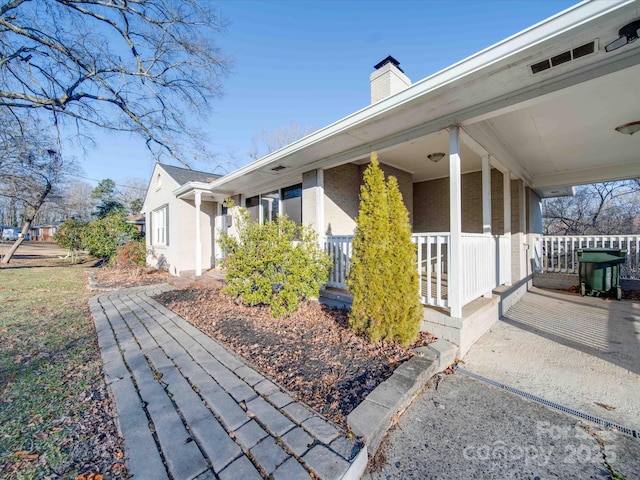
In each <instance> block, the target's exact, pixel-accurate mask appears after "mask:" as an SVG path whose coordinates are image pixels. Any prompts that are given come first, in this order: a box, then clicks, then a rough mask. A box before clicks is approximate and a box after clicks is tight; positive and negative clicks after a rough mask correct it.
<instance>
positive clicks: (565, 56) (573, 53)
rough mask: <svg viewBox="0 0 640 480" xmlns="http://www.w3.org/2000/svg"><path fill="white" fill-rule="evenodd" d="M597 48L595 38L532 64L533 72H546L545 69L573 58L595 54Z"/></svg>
mask: <svg viewBox="0 0 640 480" xmlns="http://www.w3.org/2000/svg"><path fill="white" fill-rule="evenodd" d="M597 50H598V40H593V41H591V42H589V43H585V44H584V45H580V46H579V47H576V48H574V49H572V50H567V51H566V52H562V53H560V54H558V55H554V56H553V57H551V58H547V59H545V60H543V61H541V62H538V63H534V64H533V65H531V73H533V74H534V75H535V74H536V73H540V72H544V71H545V70H549V69H550V68H553V67H557V66H558V65H562V64H563V63H568V62H571V61H573V60H577V59H578V58H582V57H586V56H587V55H593V54H594V53H596V51H597Z"/></svg>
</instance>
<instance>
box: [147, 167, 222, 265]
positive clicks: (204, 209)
mask: <svg viewBox="0 0 640 480" xmlns="http://www.w3.org/2000/svg"><path fill="white" fill-rule="evenodd" d="M218 178H219V175H214V174H212V173H206V172H198V171H195V170H188V169H185V168H179V167H174V166H171V165H164V164H161V163H158V164H156V166H155V168H154V169H153V174H152V176H151V181H150V183H149V187H148V189H147V194H146V196H145V199H144V205H143V207H142V212H143V213H144V215H145V229H146V234H145V238H146V243H147V248H148V251H149V254H148V257H147V260H148V263H149V264H150V265H154V266H158V267H162V268H166V269H167V270H168V271H169V272H171V273H172V274H174V275H180V274H184V273H185V272H187V271H194V270H195V265H196V261H197V260H199V261H200V268H201V269H203V268H204V269H209V268H212V267H213V266H214V265H215V260H214V256H213V248H214V233H215V228H214V225H213V222H214V219H215V217H216V215H217V213H218V212H217V205H215V204H214V203H212V202H209V201H205V202H203V203H202V204H200V203H199V204H198V205H196V204H195V203H194V200H193V199H186V200H185V199H180V198H177V197H176V196H175V195H174V194H173V192H174V191H175V190H176V189H178V188H179V187H181V186H183V185H209V184H210V183H211V182H212V181H214V180H216V179H218ZM204 197H205V198H207V196H206V194H205V196H204ZM196 212H198V213H197V215H198V220H196V218H195V217H196ZM196 228H199V231H197V230H196ZM197 232H198V235H197V237H195V238H197V239H198V241H199V242H200V246H199V248H198V249H197V250H196V249H195V248H194V247H195V244H196V240H195V239H194V235H196V233H197ZM196 252H197V253H196Z"/></svg>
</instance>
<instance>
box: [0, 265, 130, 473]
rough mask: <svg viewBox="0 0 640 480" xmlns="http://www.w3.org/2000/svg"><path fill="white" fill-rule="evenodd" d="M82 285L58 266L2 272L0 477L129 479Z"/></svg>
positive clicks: (80, 272) (81, 275) (73, 271)
mask: <svg viewBox="0 0 640 480" xmlns="http://www.w3.org/2000/svg"><path fill="white" fill-rule="evenodd" d="M85 279H86V274H85V272H84V267H82V266H75V267H71V266H66V265H64V264H62V263H60V261H59V260H45V261H42V262H40V263H39V264H38V265H33V264H28V263H27V264H24V265H23V264H20V263H19V262H16V263H15V264H14V263H12V264H11V265H10V267H9V268H2V269H0V478H7V479H14V478H15V479H23V478H25V479H28V478H76V477H78V476H79V475H81V474H83V475H85V476H87V475H88V474H90V473H92V474H98V473H99V474H104V478H105V479H107V478H124V475H126V472H125V471H124V467H123V465H122V463H121V460H120V459H121V458H122V452H121V450H120V443H119V439H118V437H117V434H116V427H115V424H114V422H113V416H112V413H111V409H112V406H111V402H110V399H109V398H108V396H107V393H106V387H105V385H104V380H103V379H102V373H101V360H100V355H99V350H98V345H97V341H96V336H95V331H94V328H93V322H92V321H91V317H90V315H89V313H88V308H87V299H88V297H89V294H88V293H87V292H86V290H84V288H83V284H84V282H85ZM93 476H95V475H92V477H93ZM98 478H99V476H98Z"/></svg>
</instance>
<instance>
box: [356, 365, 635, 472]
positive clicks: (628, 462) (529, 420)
mask: <svg viewBox="0 0 640 480" xmlns="http://www.w3.org/2000/svg"><path fill="white" fill-rule="evenodd" d="M613 472H616V473H618V474H621V475H623V476H624V477H623V478H626V479H627V480H631V479H637V478H640V476H639V475H640V439H637V438H632V437H629V436H628V435H624V434H620V433H614V432H610V431H605V430H603V429H601V428H598V427H596V426H594V425H593V424H590V423H588V422H583V421H580V420H579V419H576V418H575V417H571V416H569V415H566V414H563V413H561V412H558V411H555V410H552V409H550V408H547V407H545V406H542V405H540V404H537V403H534V402H531V401H529V400H526V399H523V398H521V397H519V396H517V395H513V394H510V393H508V392H506V391H504V390H500V389H498V388H495V387H491V386H488V385H486V384H484V383H480V382H478V381H475V380H473V379H471V378H469V377H467V376H464V375H462V374H460V373H456V374H454V375H448V376H445V377H444V378H443V379H442V381H441V382H440V383H439V385H438V388H437V389H436V388H435V387H431V388H429V389H427V390H425V391H423V392H422V394H421V395H420V396H419V397H418V398H416V400H414V402H413V404H412V405H411V406H410V407H409V409H408V410H407V411H406V412H405V413H404V414H403V415H402V417H400V420H399V422H398V424H397V425H396V426H395V427H394V428H393V429H392V430H390V432H389V434H388V436H387V438H386V439H385V440H384V442H383V444H382V445H381V447H380V449H379V450H378V455H377V456H376V458H375V461H374V462H373V464H371V465H370V466H369V469H368V471H367V472H366V473H365V475H364V477H363V478H364V479H365V480H382V479H385V480H390V479H406V480H409V479H424V480H426V479H469V478H482V479H503V478H509V479H511V478H518V479H547V478H580V479H604V478H612V476H613ZM617 478H620V477H617Z"/></svg>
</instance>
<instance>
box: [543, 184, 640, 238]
mask: <svg viewBox="0 0 640 480" xmlns="http://www.w3.org/2000/svg"><path fill="white" fill-rule="evenodd" d="M639 217H640V179H631V180H626V181H622V182H604V183H595V184H592V185H583V186H580V187H577V188H576V194H575V195H574V196H572V197H559V198H550V199H545V200H544V201H543V220H544V221H543V225H544V233H545V234H548V235H587V234H599V235H614V234H620V235H623V234H635V233H638V232H640V224H638V223H637V219H638V218H639Z"/></svg>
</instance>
